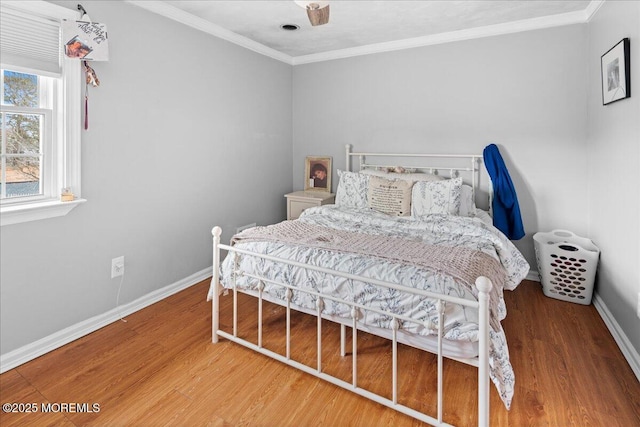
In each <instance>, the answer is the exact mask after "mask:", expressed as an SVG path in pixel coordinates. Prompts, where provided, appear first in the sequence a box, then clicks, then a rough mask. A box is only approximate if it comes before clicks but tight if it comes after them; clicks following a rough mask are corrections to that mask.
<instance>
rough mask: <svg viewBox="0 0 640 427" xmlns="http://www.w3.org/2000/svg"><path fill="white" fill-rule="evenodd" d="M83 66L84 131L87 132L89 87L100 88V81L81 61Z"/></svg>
mask: <svg viewBox="0 0 640 427" xmlns="http://www.w3.org/2000/svg"><path fill="white" fill-rule="evenodd" d="M82 63H83V64H84V72H85V75H86V77H85V87H84V130H89V85H91V86H93V87H96V86H100V80H98V76H97V75H96V72H95V70H94V69H93V68H91V66H89V64H88V63H87V61H82Z"/></svg>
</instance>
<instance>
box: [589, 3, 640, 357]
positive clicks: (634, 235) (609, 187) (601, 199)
mask: <svg viewBox="0 0 640 427" xmlns="http://www.w3.org/2000/svg"><path fill="white" fill-rule="evenodd" d="M624 37H629V38H630V39H631V87H632V92H631V98H629V99H624V100H621V101H617V102H614V103H612V104H609V105H606V106H603V105H602V89H601V84H600V56H601V55H602V54H603V53H605V52H606V51H608V50H609V49H611V48H612V47H613V46H614V45H615V44H616V43H618V42H619V41H620V40H622V39H623V38H624ZM639 60H640V2H637V1H636V2H626V1H625V2H611V1H607V2H605V3H604V5H603V6H602V8H601V9H600V10H599V11H598V13H597V14H596V15H595V17H594V19H593V20H592V21H591V22H590V23H589V60H588V68H589V86H588V88H589V104H588V105H589V108H588V114H589V120H588V135H589V139H588V145H587V149H588V166H587V169H588V171H589V174H588V177H589V180H588V184H589V205H588V211H587V212H588V216H589V234H590V235H591V238H592V239H593V240H594V241H595V242H596V244H597V245H598V246H599V247H600V250H601V258H600V268H599V270H598V280H597V292H598V294H599V295H600V296H601V297H602V300H603V301H604V302H605V304H606V306H607V307H608V309H609V310H610V311H611V313H612V315H613V316H614V317H615V319H616V321H617V322H618V323H619V324H620V326H621V328H622V329H623V330H624V332H625V335H626V336H627V337H628V338H629V341H631V343H632V345H633V346H634V347H635V348H636V350H637V351H640V320H639V319H638V317H636V307H637V305H636V304H638V292H640V271H639V270H638V265H640V228H639V224H640V189H639V188H638V183H640V61H639Z"/></svg>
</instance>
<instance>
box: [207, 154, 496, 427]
mask: <svg viewBox="0 0 640 427" xmlns="http://www.w3.org/2000/svg"><path fill="white" fill-rule="evenodd" d="M354 156H357V157H359V159H360V169H364V168H370V167H378V166H381V165H372V164H367V163H366V157H375V156H381V157H389V158H390V157H397V158H410V157H417V158H440V159H442V158H449V159H451V158H458V159H460V158H462V159H464V158H466V159H470V162H471V167H458V166H456V167H440V166H418V167H416V168H417V169H420V170H427V171H430V172H431V173H433V172H436V171H443V170H444V171H449V173H450V175H451V176H455V175H457V174H458V173H460V172H470V174H471V183H472V188H473V189H474V190H475V189H476V188H477V185H478V176H477V175H478V160H479V159H481V158H482V156H479V155H458V154H453V155H449V154H441V155H429V154H389V153H354V152H351V146H350V145H347V147H346V160H347V163H346V165H347V169H349V170H350V169H351V167H350V165H351V157H354ZM221 234H222V229H221V228H220V227H214V228H213V230H212V235H213V277H212V284H215V285H216V286H215V287H214V288H213V289H214V290H215V291H214V292H212V342H213V343H217V342H218V340H219V338H220V337H222V338H226V339H228V340H230V341H233V342H235V343H238V344H241V345H243V346H245V347H247V348H250V349H252V350H254V351H257V352H259V353H261V354H264V355H266V356H269V357H271V358H273V359H276V360H279V361H281V362H283V363H286V364H287V365H289V366H292V367H294V368H296V369H299V370H301V371H304V372H306V373H309V374H311V375H314V376H316V377H318V378H322V379H324V380H326V381H328V382H330V383H332V384H335V385H337V386H340V387H342V388H344V389H347V390H350V391H352V392H354V393H356V394H358V395H360V396H363V397H366V398H368V399H370V400H373V401H375V402H377V403H380V404H382V405H384V406H387V407H389V408H392V409H395V410H397V411H399V412H401V413H404V414H406V415H409V416H411V417H413V418H415V419H418V420H420V421H423V422H426V423H428V424H431V425H435V426H447V425H449V424H446V423H445V422H444V421H443V399H444V389H443V358H444V357H447V356H445V355H444V354H443V350H442V341H443V331H442V327H443V326H442V325H443V324H444V307H445V304H447V303H453V304H459V305H463V306H467V307H471V308H474V309H478V310H479V334H478V336H479V341H478V356H477V357H476V358H472V359H459V358H453V359H455V360H458V361H461V362H463V363H467V364H470V365H473V366H476V367H477V368H478V425H479V426H488V425H489V292H490V291H491V288H492V283H491V281H490V280H489V279H488V278H486V277H484V276H480V277H478V278H477V279H476V282H475V285H476V287H477V288H478V300H477V301H471V300H465V299H461V298H456V297H451V296H448V295H440V294H435V293H432V292H427V291H424V290H420V289H413V288H407V287H404V286H402V285H398V284H395V283H390V282H385V281H381V280H376V279H369V278H363V277H359V276H357V275H354V274H349V273H343V272H339V271H333V270H330V269H326V268H323V267H317V266H312V265H306V264H303V263H300V262H296V261H291V260H287V259H282V258H277V257H273V256H270V255H264V254H257V253H253V252H250V251H247V250H243V249H239V248H236V247H233V246H229V245H224V244H221V243H220V236H221ZM221 250H226V251H228V256H234V261H235V266H236V268H235V271H234V272H233V276H232V277H233V290H232V292H233V326H232V332H231V333H229V332H226V331H223V330H221V329H220V327H219V326H220V321H219V316H220V292H219V291H218V286H217V284H218V283H219V280H220V276H219V273H220V261H221V260H220V251H221ZM241 255H245V256H253V257H257V258H262V259H265V260H270V261H274V262H279V263H283V264H288V265H291V266H294V267H299V268H304V269H308V270H313V271H318V272H321V273H325V274H328V275H333V276H338V277H343V278H346V279H351V280H358V281H362V282H367V283H371V284H374V285H377V286H382V287H386V288H390V289H395V290H400V291H402V292H405V293H410V294H413V295H420V296H424V297H428V298H433V299H435V300H438V301H439V304H438V313H439V319H438V325H437V330H438V334H437V335H438V336H437V338H438V343H437V349H438V351H437V372H438V388H437V414H435V416H433V415H428V414H425V413H422V412H419V411H417V410H415V409H413V408H410V407H407V406H405V405H402V404H399V403H398V381H397V379H398V355H397V347H398V336H397V331H398V324H399V323H398V321H399V320H403V321H408V322H414V323H420V321H417V320H415V319H412V318H410V317H407V316H403V315H398V314H394V313H391V312H387V311H385V310H379V309H373V308H370V307H365V306H362V305H360V304H358V303H355V302H350V301H344V300H342V299H340V298H336V297H334V296H332V295H328V294H323V293H320V292H317V291H312V290H308V289H299V288H297V287H295V286H293V285H289V284H286V283H281V282H276V281H273V280H270V279H267V278H265V277H260V276H257V275H254V274H252V273H251V272H245V271H240V270H238V268H237V266H238V257H239V256H241ZM241 275H244V276H246V277H250V278H253V279H255V280H258V283H259V285H258V291H257V298H258V324H257V330H258V339H257V345H256V344H254V343H252V342H249V341H246V340H244V339H242V338H240V337H238V292H243V291H242V290H240V289H238V288H237V287H236V279H237V277H239V276H241ZM265 283H269V284H272V285H277V286H281V287H283V288H286V289H287V291H286V298H287V300H286V301H284V302H278V301H272V302H276V303H278V304H280V305H283V306H285V307H286V351H285V355H281V354H279V353H276V352H273V351H271V350H269V349H266V348H264V347H263V346H262V311H263V301H264V299H265V298H264V295H263V290H264V284H265ZM293 292H305V293H308V294H310V295H314V296H315V297H316V298H317V304H316V313H315V315H316V317H317V363H316V368H315V369H313V368H311V367H309V366H307V365H305V364H302V363H300V362H297V361H295V360H293V359H292V358H291V354H290V344H291V331H290V326H291V324H290V320H291V310H292V309H294V308H292V306H291V298H292V295H293ZM244 293H247V294H250V295H252V294H251V293H250V292H244ZM324 300H333V301H336V302H340V303H343V304H346V305H348V306H350V307H351V320H350V321H349V320H346V319H345V323H349V322H350V326H351V328H352V381H351V382H350V383H349V382H347V381H344V380H342V379H339V378H336V377H334V376H331V375H329V374H327V373H325V372H323V369H322V357H321V355H322V333H321V332H322V320H323V318H325V319H326V318H327V316H326V315H324V314H323V308H324V302H323V301H324ZM360 310H368V311H375V312H377V313H379V314H383V315H386V316H389V317H391V318H392V319H394V320H393V322H392V325H393V327H392V339H391V341H392V384H391V399H388V398H386V397H384V396H381V395H378V394H375V393H373V392H371V391H369V390H366V389H364V388H361V387H359V386H358V370H357V366H358V365H357V354H358V352H357V330H358V314H359V311H360ZM345 323H341V328H340V332H341V334H340V335H341V337H340V353H341V356H343V357H344V356H345V355H346V352H345V345H346V343H345V336H346V331H345V329H346V327H345ZM425 326H426V327H428V328H431V327H432V326H433V325H430V324H426V325H425Z"/></svg>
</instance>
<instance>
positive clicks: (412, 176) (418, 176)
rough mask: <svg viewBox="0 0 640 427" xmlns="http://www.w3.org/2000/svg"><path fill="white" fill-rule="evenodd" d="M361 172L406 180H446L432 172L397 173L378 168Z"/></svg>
mask: <svg viewBox="0 0 640 427" xmlns="http://www.w3.org/2000/svg"><path fill="white" fill-rule="evenodd" d="M360 173H362V174H365V175H373V176H381V177H383V178H387V179H402V180H405V181H412V182H416V181H444V180H445V179H446V178H444V177H442V176H440V175H434V174H432V173H397V172H387V171H383V170H377V169H363V170H361V171H360Z"/></svg>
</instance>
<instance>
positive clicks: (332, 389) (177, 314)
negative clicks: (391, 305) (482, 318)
mask: <svg viewBox="0 0 640 427" xmlns="http://www.w3.org/2000/svg"><path fill="white" fill-rule="evenodd" d="M208 285H209V280H205V281H203V282H202V283H200V284H198V285H195V286H193V287H191V288H189V289H186V290H184V291H182V292H180V293H178V294H176V295H174V296H171V297H169V298H167V299H165V300H163V301H160V302H159V303H156V304H154V305H152V306H150V307H147V308H145V309H144V310H141V311H139V312H137V313H134V314H131V315H129V316H128V317H127V318H126V320H127V322H120V321H118V322H114V323H113V324H111V325H108V326H107V327H105V328H102V329H100V330H99V331H96V332H94V333H92V334H90V335H88V336H86V337H83V338H81V339H79V340H76V341H74V342H72V343H70V344H68V345H66V346H64V347H61V348H59V349H57V350H54V351H52V352H50V353H48V354H46V355H44V356H42V357H40V358H38V359H35V360H33V361H31V362H28V363H26V364H24V365H22V366H20V367H18V368H16V369H13V370H10V371H8V372H6V373H4V374H2V375H1V376H0V397H1V400H2V403H5V402H22V403H25V402H29V401H35V402H37V403H39V404H40V403H63V402H96V403H99V404H100V412H98V413H38V414H6V413H2V414H0V425H2V427H5V426H22V425H30V426H31V425H33V426H48V425H62V426H80V425H89V426H91V425H94V426H103V425H118V426H119V425H153V426H201V425H210V426H223V427H229V426H238V425H258V426H320V425H324V426H337V425H340V426H342V425H350V426H374V425H375V426H420V425H422V423H420V422H418V421H416V420H414V419H412V418H410V417H408V416H405V415H403V414H400V413H398V412H396V411H394V410H391V409H389V408H386V407H384V406H383V405H380V404H377V403H374V402H371V401H369V400H367V399H364V398H362V397H360V396H357V395H355V394H353V393H351V392H349V391H347V390H343V389H341V388H340V387H337V386H335V385H332V384H330V383H327V382H325V381H322V380H320V379H317V378H315V377H313V376H311V375H308V374H305V373H303V372H300V371H297V370H295V369H293V368H291V367H288V366H286V365H284V364H282V363H280V362H277V361H274V360H271V359H269V358H267V357H266V356H262V355H259V354H257V353H254V352H252V351H251V350H248V349H245V348H243V347H241V346H239V345H237V344H234V343H231V342H228V341H226V340H221V341H220V342H219V343H218V344H216V345H214V344H212V343H211V313H210V310H211V306H210V304H209V303H207V302H206V301H205V298H206V293H207V288H208ZM230 301H231V298H230V297H225V298H223V300H222V304H221V310H222V318H221V325H222V326H223V328H224V329H225V330H229V331H230V329H231V316H230V310H229V309H230ZM505 301H506V304H507V310H508V315H507V318H506V319H505V320H504V321H503V326H504V329H505V333H506V335H507V340H508V342H509V348H510V356H511V362H512V365H513V367H514V371H515V373H516V388H515V395H514V399H513V402H512V405H511V409H510V410H507V409H506V408H505V407H504V406H503V405H502V402H501V400H500V398H499V396H498V393H497V392H496V391H495V389H494V388H493V387H492V388H491V395H490V400H491V414H490V417H491V425H492V426H499V427H500V426H567V427H571V426H580V427H582V426H607V427H608V426H621V427H622V426H624V427H627V426H636V425H640V384H639V383H638V381H637V378H636V377H635V375H634V374H633V372H632V370H631V368H630V367H629V365H628V363H627V362H626V361H625V360H624V358H623V356H622V354H621V352H620V350H619V349H618V348H617V346H616V344H615V341H614V340H613V338H612V337H611V335H610V333H609V332H608V331H607V329H606V326H605V325H604V322H603V321H602V319H600V317H599V315H598V314H597V312H596V311H595V309H594V307H593V306H581V305H578V304H572V303H567V302H562V301H558V300H554V299H551V298H547V297H545V296H544V295H543V294H542V292H541V289H540V285H539V284H538V283H535V282H528V281H525V282H523V283H522V284H521V285H520V286H519V287H518V288H517V289H516V290H515V291H513V292H506V293H505ZM238 303H239V306H240V307H241V308H242V311H243V313H244V314H243V316H241V318H240V319H239V334H241V335H246V336H247V337H250V339H251V340H254V341H256V342H257V334H256V333H255V331H253V330H252V329H251V328H255V325H256V322H257V321H256V319H257V316H256V311H257V303H256V301H255V299H253V298H250V297H247V296H244V295H241V296H239V299H238ZM264 311H265V316H266V319H265V323H264V328H265V345H266V346H267V347H268V348H270V349H273V350H274V351H280V352H284V348H285V346H284V338H283V337H282V335H283V333H284V320H283V314H284V309H283V308H282V307H279V306H276V305H273V304H265V307H264ZM267 333H269V335H268V336H267V335H266V334H267ZM292 338H293V343H292V348H291V350H292V356H294V357H295V358H297V359H300V361H301V363H305V364H307V365H308V366H312V367H315V363H316V355H315V349H316V321H315V319H313V318H312V317H310V316H307V315H304V314H300V313H295V314H292ZM350 338H351V334H350V332H348V333H347V340H348V343H350V341H349V340H350ZM322 340H323V355H322V360H323V369H324V370H325V371H327V372H329V373H331V374H337V375H338V376H340V378H342V379H343V380H345V381H351V360H352V359H351V354H350V344H348V345H349V347H348V351H349V354H347V356H346V357H340V355H339V327H338V326H337V325H335V324H333V323H331V322H328V321H324V322H323V336H322ZM358 344H359V349H358V353H359V355H358V366H359V369H358V371H359V374H360V375H361V377H360V379H359V383H360V385H361V386H363V387H365V388H368V389H371V390H372V391H376V392H380V393H381V394H390V383H391V356H390V348H391V345H390V343H389V342H388V341H386V340H383V339H380V338H378V337H375V336H372V335H369V334H365V333H361V332H359V333H358ZM435 360H436V358H435V356H433V355H431V354H428V353H424V352H421V351H419V350H416V349H413V348H411V347H407V346H402V345H400V346H399V361H400V366H402V368H403V369H401V370H400V372H399V388H400V390H401V394H400V395H401V403H403V404H405V405H407V406H409V407H413V408H416V409H421V410H429V411H435V408H436V406H435V405H436V404H435V396H434V393H435V390H436V387H437V377H436V373H435ZM444 373H445V378H444V386H445V391H446V393H447V394H445V402H444V418H445V421H447V422H449V423H452V424H455V425H459V426H472V425H475V424H476V422H477V402H476V395H477V382H476V381H477V380H476V379H477V371H476V369H475V368H473V367H470V366H467V365H464V364H461V363H459V362H454V361H445V365H444Z"/></svg>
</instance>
